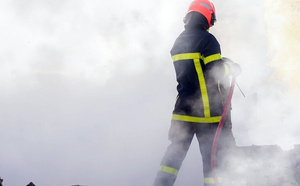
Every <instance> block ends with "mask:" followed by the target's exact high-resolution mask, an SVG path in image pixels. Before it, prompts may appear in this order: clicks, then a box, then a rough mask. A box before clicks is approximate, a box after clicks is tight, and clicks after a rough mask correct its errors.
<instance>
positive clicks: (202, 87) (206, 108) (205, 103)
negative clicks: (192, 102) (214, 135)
mask: <svg viewBox="0 0 300 186" xmlns="http://www.w3.org/2000/svg"><path fill="white" fill-rule="evenodd" d="M194 65H195V68H196V71H197V74H198V79H199V85H200V90H201V95H202V101H203V107H204V117H206V118H207V117H210V108H209V100H208V94H207V89H206V84H205V79H204V75H203V71H202V68H201V64H200V60H199V59H194Z"/></svg>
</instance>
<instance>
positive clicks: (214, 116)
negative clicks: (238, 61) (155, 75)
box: [171, 12, 231, 123]
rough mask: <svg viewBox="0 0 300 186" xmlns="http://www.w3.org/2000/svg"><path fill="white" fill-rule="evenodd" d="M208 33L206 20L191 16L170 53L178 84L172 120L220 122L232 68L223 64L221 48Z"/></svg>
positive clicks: (200, 16) (195, 15) (202, 17)
mask: <svg viewBox="0 0 300 186" xmlns="http://www.w3.org/2000/svg"><path fill="white" fill-rule="evenodd" d="M207 29H208V23H207V21H206V19H205V17H204V16H202V15H201V14H199V13H196V12H195V13H193V14H190V16H189V17H187V20H186V22H185V30H184V31H183V32H182V33H181V34H180V35H179V37H178V38H177V39H176V41H175V43H174V46H173V48H172V50H171V55H172V58H173V62H174V67H175V71H176V77H177V82H178V86H177V91H178V97H177V100H176V103H175V108H174V111H173V116H172V119H173V120H180V121H187V122H196V123H217V122H219V121H220V119H221V115H222V111H223V103H222V100H223V99H222V98H224V92H222V87H223V86H224V83H222V82H225V84H226V86H228V84H229V79H228V75H229V72H230V71H231V64H230V63H227V62H225V61H223V60H222V57H221V50H220V45H219V43H218V41H217V40H216V38H215V37H214V36H213V35H212V34H210V33H209V32H208V30H207ZM225 97H226V96H225Z"/></svg>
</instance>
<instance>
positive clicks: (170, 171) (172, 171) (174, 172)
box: [158, 165, 178, 176]
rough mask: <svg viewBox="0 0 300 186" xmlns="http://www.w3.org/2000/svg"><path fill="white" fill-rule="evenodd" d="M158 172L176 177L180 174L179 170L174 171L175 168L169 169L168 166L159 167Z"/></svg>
mask: <svg viewBox="0 0 300 186" xmlns="http://www.w3.org/2000/svg"><path fill="white" fill-rule="evenodd" d="M158 170H159V171H162V172H166V173H170V174H174V175H175V176H177V174H178V170H177V169H174V168H172V167H168V166H164V165H161V166H159V169H158Z"/></svg>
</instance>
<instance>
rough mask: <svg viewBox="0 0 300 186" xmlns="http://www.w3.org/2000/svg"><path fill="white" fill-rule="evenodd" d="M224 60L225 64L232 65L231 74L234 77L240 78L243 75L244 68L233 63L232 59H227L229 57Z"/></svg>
mask: <svg viewBox="0 0 300 186" xmlns="http://www.w3.org/2000/svg"><path fill="white" fill-rule="evenodd" d="M222 60H223V61H224V62H225V63H229V64H230V74H231V75H233V76H235V77H236V76H238V75H240V74H241V73H242V68H241V66H240V65H239V64H238V63H235V62H233V61H232V60H231V59H229V58H227V57H222Z"/></svg>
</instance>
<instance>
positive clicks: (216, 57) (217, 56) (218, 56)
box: [203, 53, 222, 65]
mask: <svg viewBox="0 0 300 186" xmlns="http://www.w3.org/2000/svg"><path fill="white" fill-rule="evenodd" d="M219 59H222V57H221V54H220V53H218V54H213V55H210V56H207V57H205V58H204V59H203V61H204V64H205V65H206V64H208V63H210V62H212V61H216V60H219Z"/></svg>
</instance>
